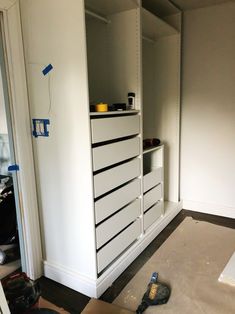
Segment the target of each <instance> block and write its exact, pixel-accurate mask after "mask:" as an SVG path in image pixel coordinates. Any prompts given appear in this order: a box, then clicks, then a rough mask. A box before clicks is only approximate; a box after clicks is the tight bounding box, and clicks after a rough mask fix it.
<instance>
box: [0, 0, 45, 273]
mask: <svg viewBox="0 0 235 314" xmlns="http://www.w3.org/2000/svg"><path fill="white" fill-rule="evenodd" d="M0 12H1V13H2V16H3V36H4V40H5V51H6V55H5V59H6V68H7V69H6V70H7V75H8V87H9V106H10V113H11V121H12V133H13V142H14V152H15V160H16V164H17V165H19V171H17V173H16V179H17V183H18V196H19V204H20V207H19V209H18V213H17V216H18V221H19V220H20V221H19V223H20V225H21V233H22V234H21V236H22V238H23V241H22V242H23V251H24V252H23V253H24V255H25V259H24V268H25V269H24V271H26V273H27V275H28V276H29V277H30V278H32V279H37V278H39V277H41V276H42V274H43V270H42V245H41V237H40V226H39V213H38V203H37V193H36V182H35V171H34V159H33V148H32V135H31V134H32V133H31V121H30V113H29V103H28V93H27V85H26V72H25V63H24V53H23V41H22V33H21V21H20V9H19V1H18V0H0Z"/></svg>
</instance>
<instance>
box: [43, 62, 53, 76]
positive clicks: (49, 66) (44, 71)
mask: <svg viewBox="0 0 235 314" xmlns="http://www.w3.org/2000/svg"><path fill="white" fill-rule="evenodd" d="M52 69H53V66H52V65H51V64H48V66H46V67H45V69H43V70H42V73H43V74H44V75H47V74H48V73H49V72H50V71H51V70H52Z"/></svg>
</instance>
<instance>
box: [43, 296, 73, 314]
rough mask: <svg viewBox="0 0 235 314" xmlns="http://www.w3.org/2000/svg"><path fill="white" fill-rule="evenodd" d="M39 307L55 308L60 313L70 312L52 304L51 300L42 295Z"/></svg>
mask: <svg viewBox="0 0 235 314" xmlns="http://www.w3.org/2000/svg"><path fill="white" fill-rule="evenodd" d="M39 308H46V309H50V310H54V311H56V312H58V313H59V314H69V312H67V311H65V310H64V309H62V308H60V307H58V306H56V305H54V304H52V303H51V302H49V301H47V300H45V299H43V298H42V297H41V298H40V299H39Z"/></svg>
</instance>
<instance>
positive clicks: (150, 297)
mask: <svg viewBox="0 0 235 314" xmlns="http://www.w3.org/2000/svg"><path fill="white" fill-rule="evenodd" d="M169 297H170V288H169V287H168V286H167V285H165V284H162V283H160V282H158V274H157V273H156V272H154V273H153V274H152V276H151V280H150V282H149V284H148V288H147V291H146V292H145V294H144V296H143V298H142V302H141V304H140V305H139V306H138V309H137V310H136V313H137V314H141V313H143V312H144V311H145V310H146V309H147V308H148V307H149V306H151V305H160V304H165V303H167V302H168V300H169Z"/></svg>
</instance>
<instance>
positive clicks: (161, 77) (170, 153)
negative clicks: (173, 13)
mask: <svg viewBox="0 0 235 314" xmlns="http://www.w3.org/2000/svg"><path fill="white" fill-rule="evenodd" d="M155 53H156V61H155V71H156V73H158V77H157V79H156V89H155V105H156V106H157V111H158V114H157V115H156V132H157V134H158V136H159V137H160V139H161V140H162V141H163V142H164V147H165V150H164V154H165V164H164V166H165V175H164V177H165V199H167V200H168V201H172V202H178V199H179V195H178V193H179V192H178V191H179V184H178V181H179V123H180V122H179V117H180V35H178V34H177V35H172V36H168V37H163V38H160V39H159V40H158V41H157V42H156V44H155Z"/></svg>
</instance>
